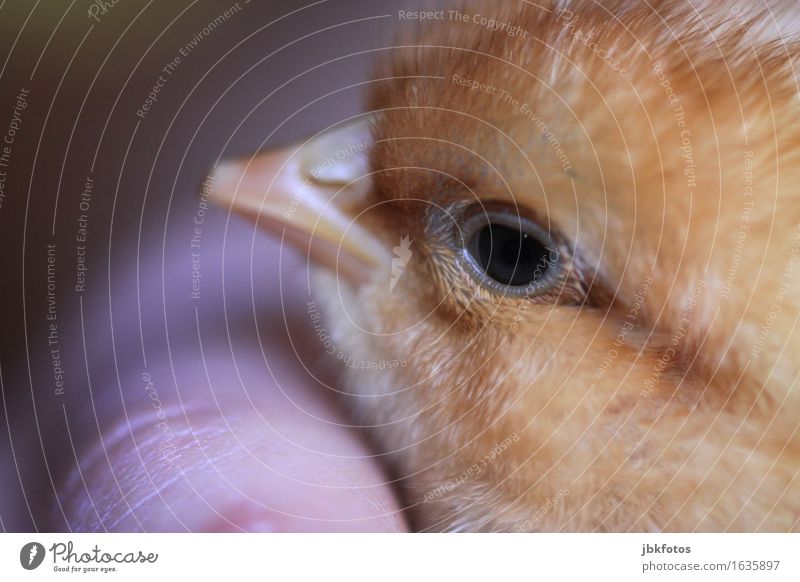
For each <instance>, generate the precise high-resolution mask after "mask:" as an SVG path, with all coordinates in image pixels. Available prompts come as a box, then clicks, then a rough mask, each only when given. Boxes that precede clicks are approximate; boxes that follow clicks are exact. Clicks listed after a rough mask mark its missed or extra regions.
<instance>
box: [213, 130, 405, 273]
mask: <svg viewBox="0 0 800 582" xmlns="http://www.w3.org/2000/svg"><path fill="white" fill-rule="evenodd" d="M371 143H372V141H371V136H370V131H369V126H368V122H367V121H365V120H360V121H357V122H352V123H348V124H346V125H342V126H340V127H339V128H337V129H335V130H333V131H329V132H326V133H323V134H321V135H319V136H316V137H314V138H312V139H309V140H306V141H304V142H302V143H298V144H293V145H290V146H288V147H285V148H282V149H276V150H272V151H266V152H262V153H258V154H255V155H253V156H250V157H247V158H242V159H239V160H229V161H224V162H222V163H221V164H219V165H218V166H217V167H216V168H215V169H214V170H213V171H212V172H211V175H210V179H211V180H212V184H213V188H214V195H213V196H212V197H211V198H210V199H211V200H213V201H214V202H215V203H216V204H217V205H219V206H222V207H223V208H226V207H227V208H229V209H231V210H233V211H235V212H237V213H239V214H241V215H244V216H246V217H249V218H251V219H252V220H255V221H256V223H257V224H258V225H259V226H260V227H263V228H265V229H267V230H269V231H272V232H273V233H275V234H277V235H279V236H281V235H282V236H283V237H284V240H286V241H287V242H289V243H290V244H292V245H293V246H295V247H297V248H298V249H299V250H301V251H302V252H305V253H306V254H307V257H308V259H309V260H310V261H312V262H314V263H317V264H319V265H322V266H325V267H328V268H331V269H333V270H334V271H335V272H338V273H341V274H343V275H345V276H346V277H347V278H349V279H350V280H352V281H359V280H363V279H365V278H367V277H368V276H369V275H370V274H371V273H373V272H374V271H375V270H376V269H377V268H380V267H382V266H385V265H387V264H388V263H387V256H389V255H388V251H387V248H386V245H384V244H383V243H382V242H381V241H380V240H379V239H377V238H376V237H375V236H374V235H373V234H372V233H370V232H369V231H368V230H366V229H365V228H364V227H363V226H362V225H360V224H358V223H357V222H355V220H354V215H355V212H357V210H358V209H359V208H363V207H364V206H363V203H364V201H365V199H366V195H367V194H368V192H369V190H370V187H371V181H370V179H369V177H368V176H367V175H366V174H367V172H368V163H367V155H368V150H369V147H370V146H371ZM390 260H391V259H390V258H388V261H390Z"/></svg>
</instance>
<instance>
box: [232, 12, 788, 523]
mask: <svg viewBox="0 0 800 582" xmlns="http://www.w3.org/2000/svg"><path fill="white" fill-rule="evenodd" d="M457 14H459V15H461V16H453V13H452V12H444V13H443V16H442V18H441V19H439V20H436V21H434V22H431V23H430V24H428V25H426V26H422V27H420V26H414V32H413V35H414V36H413V38H409V39H407V40H405V39H404V40H403V42H400V43H398V44H399V45H401V46H399V47H397V48H394V49H392V50H391V51H389V52H390V53H391V54H390V56H389V57H388V58H386V59H384V60H383V61H382V63H381V64H380V65H379V66H378V67H377V68H376V74H375V78H374V81H373V82H372V91H371V100H370V105H371V106H370V108H369V109H370V112H369V114H368V115H365V116H364V118H363V119H361V120H359V121H357V122H356V123H349V124H341V125H337V127H336V128H335V129H334V131H332V132H328V133H326V134H324V135H323V136H322V137H318V138H316V139H314V140H311V141H309V142H306V143H304V144H303V145H301V146H298V147H295V148H291V149H290V150H288V151H287V152H285V153H283V154H275V153H271V154H267V155H266V157H263V156H262V157H260V158H256V159H254V160H250V161H246V162H242V163H243V164H244V166H242V165H241V164H242V163H240V164H239V165H238V166H236V167H235V168H234V169H231V168H233V166H231V167H228V168H226V169H225V170H224V171H220V172H218V175H219V177H220V180H218V184H217V186H218V188H220V189H221V190H222V191H225V192H228V193H229V195H228V198H227V200H229V201H232V204H233V205H234V207H237V208H239V209H243V211H244V212H246V213H248V214H251V215H254V216H258V217H259V220H261V221H264V222H265V223H268V224H271V225H272V226H273V227H274V226H275V225H276V224H277V225H279V227H280V228H286V229H288V230H287V231H286V232H288V233H289V234H292V235H297V234H298V233H302V236H300V237H299V238H298V240H300V241H301V243H302V244H301V248H303V249H304V251H305V252H307V253H308V254H309V256H310V258H312V259H315V260H316V261H317V262H319V263H323V264H325V265H326V267H325V268H323V269H320V270H319V271H318V273H317V276H316V282H317V287H316V290H317V295H318V297H320V300H321V301H322V303H323V304H324V310H323V311H324V313H325V316H326V319H325V321H326V326H327V328H328V329H330V331H331V338H332V344H333V345H334V346H335V351H336V352H337V355H338V356H339V359H340V360H342V373H343V378H344V385H345V392H346V395H345V399H346V401H347V403H348V405H349V406H350V407H351V408H352V409H353V410H354V411H355V412H356V417H357V418H358V419H359V421H360V423H361V424H363V425H366V426H369V427H370V429H371V431H372V433H373V435H374V438H375V442H376V443H377V447H378V449H379V450H380V452H381V453H384V454H385V456H386V459H387V462H388V463H389V464H390V465H391V466H392V467H393V468H394V470H395V472H396V474H397V476H398V478H400V479H401V483H402V486H403V487H402V492H403V495H404V498H405V500H406V501H407V502H408V504H409V506H410V507H413V508H414V515H415V517H416V523H417V524H418V526H419V527H420V528H423V529H449V530H464V529H474V530H556V529H573V530H591V529H608V530H627V529H639V530H652V529H678V530H686V529H690V528H699V529H712V530H714V529H722V528H731V529H744V530H747V529H753V528H757V527H760V526H762V525H763V526H764V527H767V528H771V529H793V528H797V527H798V522H797V519H798V516H800V513H798V511H799V510H800V505H799V504H798V500H797V499H791V498H790V496H788V495H786V494H785V492H786V491H787V490H789V489H791V486H793V485H796V479H797V477H796V474H797V468H798V467H800V460H799V459H798V455H799V454H800V453H799V452H798V450H799V449H798V443H797V439H796V438H794V437H793V436H792V435H793V434H794V432H793V431H794V429H796V428H797V421H796V420H792V415H791V411H792V410H795V411H797V409H798V407H799V406H800V398H799V397H798V392H797V390H796V389H795V388H794V378H795V377H796V376H797V372H798V371H800V368H798V364H797V362H792V361H791V358H790V357H788V356H787V355H786V354H787V353H788V352H789V351H793V353H797V349H798V348H800V336H798V334H796V333H794V332H793V324H792V322H793V321H794V319H795V318H796V317H797V316H798V314H800V295H799V294H798V293H797V292H796V289H795V288H791V289H789V287H787V289H789V290H787V291H786V292H784V293H782V294H781V295H780V309H781V313H782V318H772V319H771V323H770V332H769V334H766V336H763V337H762V335H761V334H760V325H761V323H763V321H764V318H765V317H769V315H768V314H769V313H770V309H771V307H770V306H771V305H773V304H774V303H775V297H776V293H777V292H779V286H780V285H781V282H782V281H783V282H786V279H787V277H788V279H789V283H791V281H794V279H795V274H794V272H793V271H792V270H791V269H789V271H787V269H788V268H789V266H791V265H793V264H794V263H793V262H792V257H795V259H794V260H796V258H797V254H798V253H797V250H798V246H799V245H798V243H797V241H798V240H800V239H798V224H800V206H798V205H796V204H792V203H791V202H792V201H795V200H796V197H797V186H796V184H797V183H798V180H797V178H800V176H798V174H800V169H798V168H800V165H798V164H797V161H798V160H797V158H798V152H800V148H798V145H800V144H798V139H799V138H798V136H799V135H800V132H798V129H800V127H798V126H799V125H800V122H799V121H798V118H797V117H796V115H794V113H792V110H793V108H794V109H795V110H796V84H795V79H794V78H793V76H792V73H791V70H792V69H791V64H792V62H793V61H794V60H796V57H797V54H798V51H797V45H796V44H791V45H787V44H780V43H777V42H775V39H776V38H778V36H779V35H778V32H776V31H775V30H773V28H771V27H772V26H778V24H774V23H775V22H779V23H780V22H784V20H780V18H781V15H782V14H783V13H782V12H781V11H780V10H778V8H777V7H776V8H775V10H773V13H772V15H773V16H775V15H778V20H777V21H775V20H774V19H773V24H770V22H767V20H766V16H765V15H764V14H761V13H759V12H758V11H756V10H754V11H753V13H752V14H741V15H740V18H742V19H745V21H746V22H747V23H748V26H749V28H747V29H744V28H741V27H740V26H737V21H735V19H734V20H731V18H730V15H729V14H726V13H724V12H723V11H722V9H720V8H719V3H711V2H709V3H701V5H700V6H699V8H692V7H691V6H688V5H684V3H678V2H667V1H662V2H654V3H653V2H651V3H638V2H627V1H616V2H610V3H605V4H604V5H603V6H600V5H599V4H596V3H587V2H569V1H567V2H564V1H559V2H555V1H554V2H540V3H536V4H534V3H526V2H514V3H502V5H501V6H497V3H488V2H474V3H470V4H468V5H466V6H464V7H461V8H460V10H459V11H457ZM465 15H466V16H465ZM789 21H790V19H789V18H788V17H786V20H785V22H789ZM668 23H673V24H672V25H669V24H668ZM401 39H403V37H401ZM787 46H789V47H790V49H787ZM755 67H759V70H760V71H761V75H760V76H759V77H758V78H755V77H754V76H753V74H752V71H753V70H754V68H755ZM365 143H369V147H364V148H361V147H359V145H360V144H365ZM334 150H335V151H337V152H345V154H344V155H341V156H338V157H339V158H341V160H340V161H341V164H339V171H328V169H325V170H324V171H314V170H313V168H314V167H315V163H314V161H313V160H320V159H323V158H324V156H323V154H322V153H321V152H323V153H324V152H326V151H327V152H330V151H334ZM347 152H350V153H347ZM316 167H317V168H319V167H320V166H319V164H317V165H316ZM304 172H305V174H304ZM276 176H277V177H276ZM287 176H288V177H287ZM298 176H300V177H298ZM302 176H305V177H302ZM248 181H249V182H248ZM248 183H249V184H251V186H247V184H248ZM265 184H266V185H265ZM748 184H750V186H749V189H748ZM752 184H758V188H753V186H752ZM288 192H290V193H291V194H289V193H288ZM303 213H306V215H303ZM743 232H746V237H745V238H746V244H739V243H740V242H741V238H742V236H743V235H742V233H743ZM776 233H777V234H776ZM755 273H758V276H755V275H754V274H755ZM787 273H788V274H787ZM790 287H791V285H790ZM795 418H796V417H795ZM767 427H769V430H767ZM743 459H746V463H747V464H748V470H747V471H745V472H742V471H740V470H739V469H740V468H741V464H742V462H745V461H743ZM762 477H763V480H762ZM722 489H726V491H728V493H726V494H725V495H722V494H720V491H721V490H722ZM730 491H733V492H735V493H733V494H731V493H730Z"/></svg>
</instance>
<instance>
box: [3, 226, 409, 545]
mask: <svg viewBox="0 0 800 582" xmlns="http://www.w3.org/2000/svg"><path fill="white" fill-rule="evenodd" d="M217 216H219V214H218V215H217ZM221 222H224V214H223V218H222V220H221ZM244 224H245V222H244V221H242V222H238V221H236V220H232V222H231V223H230V225H229V227H230V228H231V229H232V231H231V232H234V233H236V234H229V235H228V237H229V239H228V241H227V251H226V259H228V260H229V261H231V263H230V264H226V266H225V269H226V277H225V280H224V284H225V288H226V297H225V298H226V305H227V306H228V308H227V310H225V311H224V314H223V319H221V320H220V321H222V322H224V321H225V318H227V320H228V322H229V324H230V326H231V331H230V336H229V337H230V340H228V336H227V335H226V333H225V331H224V327H225V324H224V323H223V324H221V325H220V324H219V322H218V321H217V320H215V319H214V318H215V317H217V316H219V315H220V312H221V311H222V306H221V304H219V306H217V305H218V304H217V302H216V300H210V301H208V302H207V303H205V304H203V305H201V307H200V308H199V318H200V319H201V328H203V329H202V332H201V334H200V339H201V341H202V342H203V343H202V351H201V346H200V345H199V342H198V341H197V335H198V334H197V323H196V321H195V319H194V307H193V306H191V305H190V306H189V309H186V310H184V311H185V313H184V311H180V310H179V309H176V310H174V312H175V314H174V315H173V313H172V312H171V310H170V309H168V310H167V320H168V322H169V327H168V329H169V332H170V346H171V348H170V349H171V352H167V351H165V350H163V349H159V348H158V347H154V346H156V344H157V343H158V342H157V341H155V340H154V342H150V341H149V340H147V339H145V347H146V349H147V351H148V360H149V361H148V363H147V367H146V368H144V367H143V366H142V364H141V363H140V362H141V344H140V341H139V329H138V315H137V309H136V291H135V290H136V285H135V283H133V284H132V285H131V286H130V287H128V288H127V289H129V290H130V291H127V292H128V293H130V294H131V295H130V296H126V295H125V293H121V294H119V295H118V302H119V304H121V305H122V306H123V308H124V309H122V310H121V311H120V312H121V313H123V315H122V316H119V317H117V316H116V315H115V318H116V319H115V322H114V324H115V336H117V337H119V338H120V339H119V340H118V345H117V346H116V350H117V354H116V355H117V359H118V361H119V362H120V370H119V374H120V384H119V385H121V386H122V390H120V389H119V387H118V386H119V385H118V384H117V381H116V377H115V376H113V375H109V374H108V372H107V370H106V371H105V372H103V371H100V372H99V375H98V376H96V377H95V378H94V380H93V383H94V387H93V392H94V394H95V406H96V408H97V412H96V417H95V413H94V412H93V411H92V410H91V409H90V408H89V407H88V406H86V405H84V406H80V407H77V408H76V407H74V406H72V405H71V404H70V405H69V406H70V407H69V408H68V410H69V411H70V412H69V416H70V419H69V428H70V434H69V435H67V434H66V431H65V429H64V424H63V416H60V417H59V414H58V412H59V411H58V410H56V412H55V413H52V414H54V415H55V416H54V417H53V419H51V420H52V426H53V428H52V429H51V430H50V432H46V434H45V437H44V438H45V442H46V443H47V442H51V443H58V442H60V443H62V445H61V446H62V447H63V449H62V452H61V453H60V454H61V455H63V457H61V458H63V459H65V461H64V463H63V465H64V466H63V467H57V466H56V465H55V464H53V468H52V472H53V480H54V483H55V489H56V491H57V495H58V500H59V501H60V507H58V504H57V503H55V497H54V496H53V497H52V499H43V500H42V499H41V497H40V501H43V504H46V505H47V506H50V507H51V508H52V520H51V521H50V522H49V523H43V521H44V520H42V519H38V520H37V521H38V523H37V527H38V528H39V529H43V530H53V529H70V530H73V531H105V530H107V531H122V532H128V531H187V530H188V531H205V532H218V531H233V532H239V531H260V532H298V531H304V532H325V531H359V532H377V531H403V530H405V529H406V527H407V526H406V524H405V520H404V517H403V515H402V513H401V512H400V511H399V505H398V502H397V500H396V499H395V496H394V493H393V490H392V486H391V484H390V483H387V478H386V476H385V474H384V473H383V471H382V469H381V466H380V463H379V458H377V457H375V456H374V455H372V454H371V452H370V450H369V448H368V446H367V445H366V444H365V442H364V440H363V439H362V438H360V437H359V435H358V434H357V432H356V431H355V430H354V429H352V428H350V427H349V426H348V424H347V418H346V412H345V411H341V410H340V409H339V407H338V405H337V401H336V399H335V395H334V393H333V391H332V390H329V389H326V388H325V386H324V385H321V384H319V383H317V382H316V381H314V380H313V378H312V377H311V375H310V373H309V372H307V371H306V370H305V369H304V365H308V363H309V361H317V362H318V361H319V360H320V357H319V346H318V345H315V344H316V340H315V339H314V337H313V334H312V333H310V330H309V329H308V328H307V321H306V320H305V318H306V314H305V301H306V291H305V274H306V268H305V265H304V263H302V262H301V260H300V259H299V258H298V256H297V255H296V254H295V253H293V252H284V253H283V257H282V269H281V272H282V273H284V274H286V273H288V275H287V278H288V279H289V283H288V284H287V281H286V280H284V281H283V285H284V288H283V290H282V296H283V305H282V301H281V289H280V287H279V285H278V283H277V277H274V274H275V273H276V271H277V268H278V262H279V247H278V245H277V243H274V242H272V241H269V240H267V239H266V237H264V236H263V235H261V234H258V235H256V238H255V243H253V238H252V237H253V233H252V230H250V231H249V232H248V228H247V226H245V227H242V225H244ZM237 228H240V229H242V228H243V231H244V232H241V231H239V232H237V231H236V229H237ZM250 228H252V227H250ZM251 244H255V249H252V248H251ZM209 245H210V243H209ZM215 245H216V243H215ZM220 246H221V245H220ZM166 252H167V257H166V259H165V264H166V268H165V271H169V269H170V265H174V269H175V270H177V271H180V269H182V268H183V266H182V265H181V266H178V265H179V264H180V262H181V261H183V262H185V261H186V248H185V246H181V245H175V246H174V247H173V246H171V245H167V251H166ZM215 252H218V251H215ZM251 253H252V254H251ZM211 255H212V251H211V248H210V246H209V247H207V254H206V255H204V258H205V259H206V265H207V270H208V273H207V274H208V277H207V278H206V279H204V283H203V284H204V288H203V290H204V292H205V293H207V294H208V295H215V294H216V293H217V292H218V291H219V289H218V288H217V286H218V285H220V284H221V281H220V280H218V279H215V278H214V277H215V275H214V273H213V271H214V269H212V267H211V263H212V262H213V261H214V260H215V259H216V258H218V257H212V256H211ZM148 256H152V255H149V254H145V257H148ZM220 256H221V255H220ZM253 257H256V258H257V261H258V264H259V266H260V267H261V268H263V272H265V273H268V274H269V275H268V276H267V279H266V283H265V282H264V281H263V280H262V281H259V280H256V281H255V282H254V286H255V289H256V293H257V298H258V299H257V304H258V308H257V310H256V313H257V315H256V316H255V317H256V319H258V320H259V329H260V334H261V335H260V340H261V345H262V346H263V354H262V351H261V350H260V349H259V337H258V336H256V335H255V334H252V331H253V330H248V331H246V332H244V333H241V334H239V333H235V331H236V330H237V329H238V326H239V325H240V324H241V321H246V320H247V319H248V318H249V319H250V320H251V324H252V320H253V317H254V315H253V313H254V310H253V305H252V299H251V291H250V279H249V277H248V276H241V275H242V273H247V272H248V271H249V269H250V260H251V258H253ZM157 258H158V259H160V257H157ZM142 260H143V262H144V261H145V260H147V261H148V262H149V261H150V259H145V258H143V259H142ZM159 262H160V261H159ZM229 267H230V270H233V271H237V272H238V273H239V275H229ZM158 268H159V269H160V264H159V265H158ZM141 270H143V269H140V271H141ZM184 275H185V273H183V271H180V276H181V278H180V284H179V285H177V286H176V285H172V284H167V285H166V286H165V287H164V289H166V290H167V291H166V292H165V294H166V300H167V305H169V304H170V301H172V299H175V297H172V298H170V295H175V296H179V298H178V301H179V302H182V303H184V304H188V303H187V301H186V299H185V297H186V294H185V282H186V279H185V277H184ZM131 276H132V277H133V276H134V274H131ZM126 277H127V275H126ZM255 277H256V279H259V277H260V275H256V276H255ZM174 289H179V292H177V291H175V292H174ZM153 292H154V293H157V294H158V293H160V292H161V287H160V286H159V287H158V288H157V289H154V290H153ZM146 293H147V292H146V291H143V294H142V296H141V297H140V299H141V301H142V305H143V306H144V307H143V313H144V309H145V308H146V307H147V306H148V302H149V301H150V299H148V297H147V296H146ZM87 305H90V304H88V303H87ZM154 309H158V310H161V308H160V307H157V308H155V307H154ZM186 314H189V315H188V316H187V315H186ZM95 315H97V314H92V313H91V312H90V313H87V314H86V321H87V327H88V328H91V326H92V325H94V323H93V322H92V319H93V317H94V316H95ZM100 315H101V316H102V315H103V314H100ZM284 315H285V317H286V319H287V321H288V322H289V323H288V328H289V329H290V330H291V341H289V336H287V332H286V329H287V326H286V324H284V319H283V318H284ZM162 317H163V315H162ZM237 318H238V319H237ZM207 320H208V321H207ZM163 321H164V320H163V319H162V320H161V323H162V324H163ZM144 322H145V323H144V328H145V336H147V335H148V333H154V334H158V333H159V332H157V331H152V332H148V331H147V329H148V327H150V326H149V324H148V323H147V322H148V319H147V314H145V317H144ZM203 324H204V325H203ZM66 327H67V329H68V330H69V331H65V332H64V333H65V337H66V334H69V337H73V334H75V333H76V331H75V330H76V329H77V330H78V331H77V333H78V334H79V333H80V327H79V326H77V327H76V326H75V325H73V324H70V325H69V326H66ZM220 327H221V328H222V331H220ZM243 327H246V326H243ZM295 328H296V329H295ZM155 329H157V327H156V328H155ZM160 333H161V334H162V335H163V331H162V332H160ZM215 335H216V337H215ZM184 336H185V339H184ZM77 337H78V338H80V336H79V335H78V336H77ZM191 338H194V339H193V340H192V339H191ZM182 344H185V345H182ZM109 347H110V346H108V345H105V344H102V343H101V342H99V341H98V342H97V343H96V345H90V346H89V351H90V353H92V355H97V354H98V353H101V354H102V355H103V358H104V362H105V363H104V365H103V366H101V368H102V367H106V368H108V367H110V366H111V364H110V360H111V357H110V352H109ZM295 350H297V351H296V352H295ZM107 355H108V356H109V357H108V358H107V359H106V356H107ZM317 367H319V366H317ZM144 370H146V372H147V374H149V376H146V377H144V376H143V372H144ZM104 373H105V376H104V375H103V374H104ZM110 379H113V381H112V380H110ZM150 382H151V383H152V384H150V385H151V387H152V388H151V390H149V391H148V389H147V386H148V384H149V383H150ZM120 394H123V395H124V396H123V398H122V401H123V402H124V406H122V405H121V403H120ZM42 410H44V409H42ZM12 414H13V412H12ZM43 414H44V412H42V415H43ZM48 414H50V413H48ZM164 419H166V424H164ZM40 422H42V423H43V424H45V425H47V423H48V420H47V419H46V418H44V417H43V416H40ZM159 423H162V424H161V425H160V426H159ZM98 426H99V427H100V430H98ZM165 427H166V428H165ZM23 430H26V429H23V428H22V427H21V423H17V424H15V423H14V422H13V419H12V432H14V437H15V438H14V442H15V452H16V454H17V455H18V457H20V456H25V455H26V454H27V453H26V451H25V450H24V448H23V446H22V443H27V444H26V445H25V446H27V447H29V448H30V449H31V450H32V451H37V450H38V447H39V443H38V440H37V439H36V438H35V436H34V435H33V434H31V435H30V436H28V437H25V435H22V434H21V433H22V431H23ZM28 430H30V429H28ZM23 437H24V438H23ZM69 438H71V439H72V442H74V443H76V444H75V447H76V457H77V460H78V464H79V467H80V469H78V467H77V466H76V463H75V462H74V461H72V460H71V459H74V458H75V457H73V456H72V455H73V454H72V451H71V449H70V448H69V445H65V444H64V443H68V442H69ZM46 446H50V445H46ZM52 446H53V447H57V446H58V445H57V444H54V445H52ZM0 456H1V457H2V458H5V460H4V462H3V466H4V467H5V466H6V465H7V466H8V467H12V464H11V462H10V454H9V451H5V450H2V451H0ZM2 458H0V460H2ZM49 458H50V459H53V458H58V457H57V455H49ZM51 463H55V461H52V460H51ZM3 472H4V473H5V474H4V475H3V476H2V477H1V478H0V487H3V485H4V483H5V482H6V481H8V482H9V483H12V482H13V481H14V480H16V475H14V474H13V469H11V470H9V471H5V470H4V471H3ZM33 474H35V475H36V476H37V478H38V479H40V480H41V479H42V475H41V474H40V473H33ZM23 479H25V477H23ZM23 487H25V489H26V491H27V492H29V498H33V497H34V494H33V493H30V492H31V491H34V490H36V487H38V488H39V489H38V490H41V491H44V492H45V493H44V495H48V494H49V495H50V496H52V489H49V482H48V484H47V485H45V486H42V485H41V483H38V484H35V483H31V482H23ZM14 504H16V507H13V505H14ZM4 505H5V507H3V506H4ZM23 510H24V506H23V504H21V503H20V500H19V499H18V498H17V499H12V498H6V496H0V512H2V515H3V516H6V517H7V518H8V517H9V516H12V512H14V511H18V512H19V511H23ZM64 518H66V524H65V521H64ZM7 521H9V523H10V521H13V520H10V519H9V520H7Z"/></svg>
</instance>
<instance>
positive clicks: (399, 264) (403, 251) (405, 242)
mask: <svg viewBox="0 0 800 582" xmlns="http://www.w3.org/2000/svg"><path fill="white" fill-rule="evenodd" d="M413 242H414V241H413V240H409V238H408V235H406V236H404V237H403V238H401V239H400V246H397V247H394V249H392V250H393V251H394V258H393V259H392V278H391V280H390V281H389V293H391V292H392V291H394V287H395V285H397V282H398V281H399V280H400V277H401V276H402V275H403V271H404V270H405V268H406V265H408V261H410V260H411V244H412V243H413Z"/></svg>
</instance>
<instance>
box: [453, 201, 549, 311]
mask: <svg viewBox="0 0 800 582" xmlns="http://www.w3.org/2000/svg"><path fill="white" fill-rule="evenodd" d="M459 234H460V241H459V244H460V247H461V248H460V255H461V258H462V265H463V267H464V269H465V270H466V271H467V272H468V273H469V274H470V275H471V276H472V278H473V279H475V281H476V282H477V283H478V284H479V285H481V286H482V287H483V288H485V289H488V290H490V291H492V292H494V293H497V294H499V295H504V296H510V297H535V296H537V295H542V294H543V293H546V292H547V291H549V290H550V289H552V288H553V287H554V286H555V285H556V284H557V283H558V282H559V280H560V278H561V277H560V274H561V253H560V252H559V250H558V246H557V245H556V243H555V242H554V241H553V238H552V237H551V236H550V234H548V232H547V231H546V230H544V229H543V228H542V227H541V226H539V225H538V224H536V223H535V222H533V221H532V220H529V219H527V218H524V217H522V216H520V215H519V214H517V212H516V211H509V210H494V209H492V210H489V209H487V208H486V207H479V208H478V209H476V212H475V213H474V214H472V215H471V216H469V217H468V218H467V219H466V221H465V222H464V224H463V226H462V228H461V229H460V232H459Z"/></svg>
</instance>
